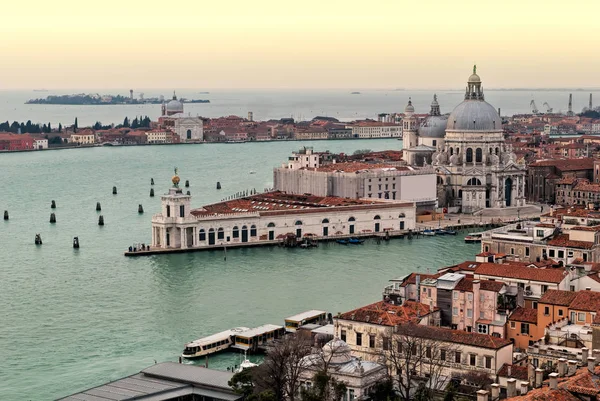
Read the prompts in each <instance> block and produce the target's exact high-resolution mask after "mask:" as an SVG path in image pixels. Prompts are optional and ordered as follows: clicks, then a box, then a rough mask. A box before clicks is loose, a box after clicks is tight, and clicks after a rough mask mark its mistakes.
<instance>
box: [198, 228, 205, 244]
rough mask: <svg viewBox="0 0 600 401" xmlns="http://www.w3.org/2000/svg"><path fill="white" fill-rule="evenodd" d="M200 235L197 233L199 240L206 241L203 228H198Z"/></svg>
mask: <svg viewBox="0 0 600 401" xmlns="http://www.w3.org/2000/svg"><path fill="white" fill-rule="evenodd" d="M199 233H200V235H199V238H198V239H199V240H200V241H206V231H204V229H203V228H201V229H200V231H199Z"/></svg>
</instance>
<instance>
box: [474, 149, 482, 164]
mask: <svg viewBox="0 0 600 401" xmlns="http://www.w3.org/2000/svg"><path fill="white" fill-rule="evenodd" d="M475 161H476V162H477V163H481V162H482V161H483V151H482V150H481V148H477V149H475Z"/></svg>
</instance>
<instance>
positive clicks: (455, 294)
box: [454, 291, 458, 299]
mask: <svg viewBox="0 0 600 401" xmlns="http://www.w3.org/2000/svg"><path fill="white" fill-rule="evenodd" d="M454 299H458V291H454Z"/></svg>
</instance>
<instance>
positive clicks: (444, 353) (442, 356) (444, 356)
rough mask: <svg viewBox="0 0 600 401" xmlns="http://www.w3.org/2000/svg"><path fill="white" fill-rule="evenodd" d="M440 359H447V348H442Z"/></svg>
mask: <svg viewBox="0 0 600 401" xmlns="http://www.w3.org/2000/svg"><path fill="white" fill-rule="evenodd" d="M440 360H442V361H445V360H446V350H445V349H441V350H440Z"/></svg>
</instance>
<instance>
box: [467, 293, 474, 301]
mask: <svg viewBox="0 0 600 401" xmlns="http://www.w3.org/2000/svg"><path fill="white" fill-rule="evenodd" d="M467 299H468V300H469V301H472V300H473V293H472V292H470V293H468V294H467Z"/></svg>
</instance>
